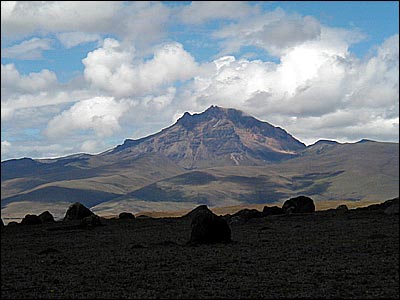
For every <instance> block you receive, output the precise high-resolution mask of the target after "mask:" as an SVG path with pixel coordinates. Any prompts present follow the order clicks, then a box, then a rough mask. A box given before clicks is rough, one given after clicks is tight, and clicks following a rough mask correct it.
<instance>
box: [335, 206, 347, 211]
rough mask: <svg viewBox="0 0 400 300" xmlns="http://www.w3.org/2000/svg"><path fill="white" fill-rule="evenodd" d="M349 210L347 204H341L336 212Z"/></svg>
mask: <svg viewBox="0 0 400 300" xmlns="http://www.w3.org/2000/svg"><path fill="white" fill-rule="evenodd" d="M348 210H349V208H348V207H347V205H346V204H341V205H339V206H338V207H336V211H348Z"/></svg>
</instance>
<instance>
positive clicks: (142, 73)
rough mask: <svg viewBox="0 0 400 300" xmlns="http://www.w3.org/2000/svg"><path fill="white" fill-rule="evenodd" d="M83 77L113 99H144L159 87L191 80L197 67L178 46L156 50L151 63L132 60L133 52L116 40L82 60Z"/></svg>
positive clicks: (192, 59) (170, 45)
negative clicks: (118, 97) (144, 95)
mask: <svg viewBox="0 0 400 300" xmlns="http://www.w3.org/2000/svg"><path fill="white" fill-rule="evenodd" d="M82 62H83V64H84V65H85V70H84V76H85V79H86V80H87V81H88V82H90V83H91V84H92V85H93V86H94V87H96V88H99V89H102V90H104V91H108V92H110V93H112V94H113V95H116V96H120V97H123V96H132V95H143V94H144V93H146V92H152V91H154V90H157V89H158V88H159V87H160V86H164V85H167V84H171V83H173V82H175V81H179V80H187V79H190V78H191V77H193V76H194V74H195V72H196V69H197V64H196V62H195V60H194V58H193V57H192V56H191V55H190V54H189V53H188V52H186V51H185V50H184V49H183V46H182V45H181V44H179V43H168V44H163V45H161V46H160V47H158V48H157V49H156V50H155V52H154V56H153V58H152V59H149V60H147V61H141V60H139V59H137V60H136V59H135V49H134V48H133V47H126V46H123V45H122V44H121V43H120V42H118V41H117V40H115V39H105V40H104V43H103V46H102V47H101V48H98V49H96V50H94V51H93V52H90V53H89V54H88V55H87V57H86V58H85V59H83V60H82Z"/></svg>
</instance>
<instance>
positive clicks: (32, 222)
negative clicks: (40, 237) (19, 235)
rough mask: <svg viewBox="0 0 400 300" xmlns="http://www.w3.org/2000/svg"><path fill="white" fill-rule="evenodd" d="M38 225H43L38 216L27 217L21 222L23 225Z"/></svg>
mask: <svg viewBox="0 0 400 300" xmlns="http://www.w3.org/2000/svg"><path fill="white" fill-rule="evenodd" d="M37 224H42V221H41V220H40V219H39V217H38V216H37V215H26V216H25V217H24V218H23V219H22V221H21V225H37Z"/></svg>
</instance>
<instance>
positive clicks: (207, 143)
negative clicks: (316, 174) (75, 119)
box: [105, 106, 306, 169]
mask: <svg viewBox="0 0 400 300" xmlns="http://www.w3.org/2000/svg"><path fill="white" fill-rule="evenodd" d="M305 148H306V146H305V145H304V144H303V143H302V142H300V141H298V140H297V139H295V138H294V137H292V136H291V135H290V134H288V133H287V132H286V131H285V130H283V129H282V128H279V127H274V126H272V125H271V124H269V123H267V122H262V121H260V120H257V119H256V118H254V117H251V116H248V115H246V114H244V113H243V112H241V111H239V110H236V109H225V108H221V107H218V106H211V107H210V108H208V109H207V110H206V111H204V112H203V113H201V114H193V115H191V114H189V113H187V112H186V113H185V114H184V115H183V116H182V117H181V118H180V119H179V120H178V121H177V122H176V123H175V124H174V125H172V126H171V127H168V128H166V129H164V130H162V131H161V132H159V133H157V134H154V135H151V136H148V137H145V138H142V139H139V140H130V139H128V140H125V142H124V143H123V144H122V145H120V146H118V147H116V148H115V149H114V150H112V151H111V152H107V153H106V154H105V155H106V156H119V157H121V156H122V157H126V156H128V157H135V156H137V155H139V154H141V153H161V154H163V155H165V156H167V157H168V158H170V159H171V160H172V161H174V162H176V163H177V164H178V165H180V166H182V167H184V168H186V169H198V168H208V167H215V166H226V165H265V164H266V163H270V162H276V161H281V160H285V159H288V158H292V157H294V156H296V155H297V154H298V152H299V151H301V150H303V149H305Z"/></svg>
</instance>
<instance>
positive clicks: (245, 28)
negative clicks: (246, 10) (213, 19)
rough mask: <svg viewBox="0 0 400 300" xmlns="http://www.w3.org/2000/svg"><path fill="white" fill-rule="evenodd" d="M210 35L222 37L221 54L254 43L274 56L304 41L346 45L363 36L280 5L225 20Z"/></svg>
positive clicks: (235, 50) (236, 50)
mask: <svg viewBox="0 0 400 300" xmlns="http://www.w3.org/2000/svg"><path fill="white" fill-rule="evenodd" d="M213 35H214V37H215V38H218V39H221V40H222V42H221V47H222V51H221V54H229V53H230V54H232V53H235V52H238V51H239V50H240V49H241V47H244V46H256V47H258V48H261V49H265V50H266V51H268V53H269V54H271V55H274V56H277V57H280V56H282V55H285V54H286V53H287V52H289V51H290V50H292V48H293V47H296V46H300V45H302V44H304V43H310V42H314V43H318V44H321V45H322V44H325V45H327V44H329V45H330V46H333V45H334V44H335V43H339V44H337V45H336V47H348V46H349V45H351V44H352V43H356V42H359V41H360V40H362V39H363V38H365V36H364V35H363V34H362V33H360V32H359V31H356V30H346V29H341V28H331V27H325V26H322V25H321V24H320V23H319V21H318V20H316V19H315V18H314V17H311V16H301V15H298V14H287V13H286V12H285V11H283V10H282V9H280V8H277V9H275V10H274V11H268V12H264V13H259V14H256V15H254V16H253V17H252V18H246V19H243V20H241V21H239V22H237V23H233V24H228V25H226V26H224V27H222V28H221V29H219V30H217V31H216V32H215V33H214V34H213ZM322 41H323V42H322Z"/></svg>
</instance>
